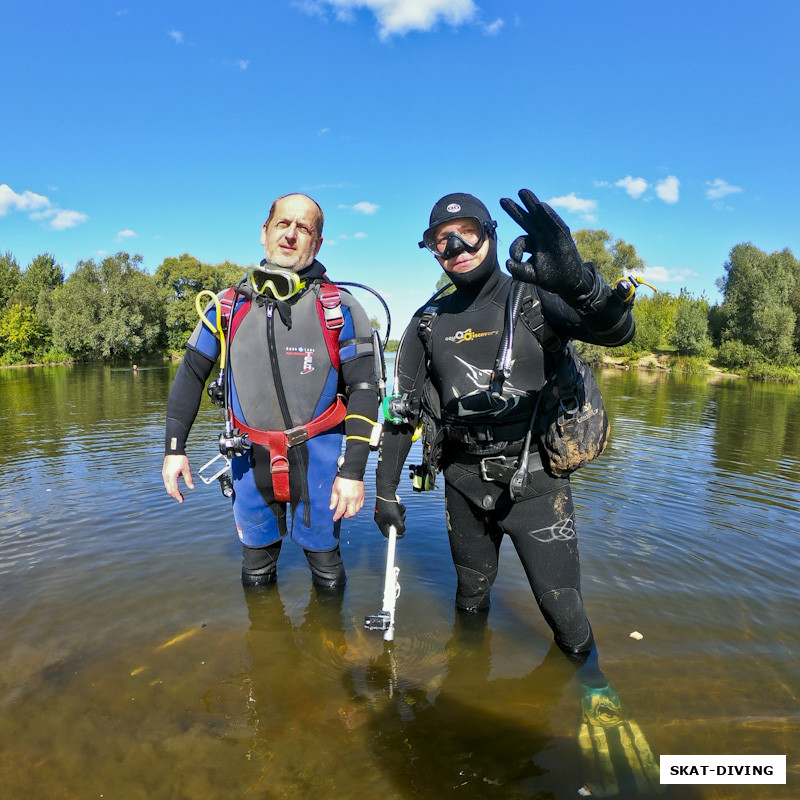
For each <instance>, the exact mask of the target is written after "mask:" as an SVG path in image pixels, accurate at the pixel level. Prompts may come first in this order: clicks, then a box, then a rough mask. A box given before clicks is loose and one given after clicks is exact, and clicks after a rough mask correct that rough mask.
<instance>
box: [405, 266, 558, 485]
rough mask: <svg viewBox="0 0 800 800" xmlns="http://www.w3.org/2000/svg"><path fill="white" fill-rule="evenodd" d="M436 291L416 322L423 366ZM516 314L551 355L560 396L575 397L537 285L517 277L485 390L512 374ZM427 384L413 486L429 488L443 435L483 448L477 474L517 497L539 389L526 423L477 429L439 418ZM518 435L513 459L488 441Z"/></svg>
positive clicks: (497, 387)
mask: <svg viewBox="0 0 800 800" xmlns="http://www.w3.org/2000/svg"><path fill="white" fill-rule="evenodd" d="M440 293H441V292H439V293H437V294H436V295H434V296H433V297H432V298H431V299H430V300H429V301H428V304H427V305H426V306H425V308H424V311H423V313H422V315H421V317H420V320H419V323H418V326H417V335H418V336H419V337H420V339H421V340H422V343H423V346H424V349H425V355H426V361H427V363H428V365H430V358H431V352H430V351H431V341H432V337H433V330H434V327H435V325H436V322H437V321H438V311H439V308H438V305H436V304H434V303H433V301H434V300H435V299H436V298H437V297H438V295H439V294H440ZM518 319H521V320H522V322H523V324H524V325H525V327H526V328H527V329H528V330H529V331H530V332H531V333H532V334H533V335H534V336H535V337H536V339H537V341H538V342H539V344H540V345H541V346H542V349H543V350H544V352H545V354H546V356H547V354H549V355H550V360H551V361H552V362H553V364H554V367H555V370H556V374H557V375H558V380H559V389H560V391H561V393H562V396H563V397H565V398H566V397H574V386H572V384H571V381H569V378H568V375H569V373H568V371H567V370H566V369H558V366H559V365H560V364H561V363H562V362H564V361H565V359H564V358H563V349H564V342H563V341H562V340H561V338H560V337H559V336H558V335H557V334H556V333H555V331H554V330H553V329H552V328H551V326H550V325H549V324H548V322H547V320H546V319H545V318H544V314H543V313H542V304H541V300H540V298H539V295H538V292H537V290H536V287H535V286H533V285H531V284H526V283H522V282H520V281H516V280H514V281H512V284H511V289H510V291H509V299H508V303H507V306H506V314H505V325H504V330H503V334H502V337H501V341H500V345H499V347H498V352H497V357H496V359H495V364H494V369H493V371H492V376H491V380H490V385H489V391H490V393H491V394H492V396H493V397H498V398H499V397H502V390H503V382H504V380H505V378H507V377H509V376H510V374H511V364H512V360H513V356H512V348H513V341H514V328H515V327H516V324H517V320H518ZM429 384H430V381H429V380H428V379H426V385H425V387H424V389H423V398H422V403H421V406H422V409H421V410H422V417H423V463H422V465H420V466H417V467H412V481H413V486H414V489H415V490H417V491H424V490H425V489H427V488H433V483H434V480H433V478H434V476H435V474H436V472H437V471H438V468H439V465H438V460H439V456H440V455H441V443H442V441H443V440H444V439H449V440H453V441H459V442H462V443H464V444H468V445H470V446H471V447H472V448H473V450H474V451H475V453H476V454H484V453H485V454H486V455H487V456H488V457H487V458H485V459H482V463H481V473H482V476H483V478H484V480H491V481H500V482H502V483H508V484H509V491H510V494H511V497H512V500H513V499H514V498H515V497H519V496H521V494H522V493H523V491H524V490H525V488H526V486H527V485H528V484H529V482H530V479H529V476H528V470H529V466H530V465H531V462H530V451H531V440H532V435H533V428H534V423H535V420H536V416H537V414H538V412H539V408H540V405H541V399H542V395H541V393H540V395H539V397H538V398H537V401H536V403H535V405H534V408H533V412H532V414H531V417H530V420H529V421H528V422H527V423H517V424H516V425H506V426H502V425H501V426H487V425H484V426H480V428H476V429H472V428H471V427H470V426H466V425H465V426H461V425H453V424H448V423H443V422H442V421H441V414H440V413H437V412H440V410H441V409H440V408H439V403H438V402H437V400H438V398H432V397H431V395H432V394H433V395H435V394H436V392H435V390H434V389H433V386H432V385H429ZM542 388H544V387H542ZM432 401H433V402H432ZM523 437H524V441H523V445H522V449H521V451H520V453H519V455H518V456H517V457H516V458H508V459H506V458H505V457H503V456H499V455H496V454H497V453H498V452H499V451H498V450H497V449H496V447H494V445H493V442H497V443H498V445H500V444H502V445H503V447H505V442H507V441H518V440H519V439H520V438H523ZM501 440H502V441H501ZM476 448H477V449H476ZM471 452H472V451H471ZM484 461H485V462H487V463H486V466H484V463H483V462H484ZM512 464H513V466H512Z"/></svg>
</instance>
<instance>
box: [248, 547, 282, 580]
mask: <svg viewBox="0 0 800 800" xmlns="http://www.w3.org/2000/svg"><path fill="white" fill-rule="evenodd" d="M281 544H282V540H281V539H278V541H277V542H273V543H272V544H269V545H267V546H266V547H248V546H247V545H242V584H243V585H244V586H266V585H268V584H271V583H275V581H276V580H277V579H278V555H279V554H280V552H281Z"/></svg>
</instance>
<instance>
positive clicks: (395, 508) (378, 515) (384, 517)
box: [375, 492, 406, 539]
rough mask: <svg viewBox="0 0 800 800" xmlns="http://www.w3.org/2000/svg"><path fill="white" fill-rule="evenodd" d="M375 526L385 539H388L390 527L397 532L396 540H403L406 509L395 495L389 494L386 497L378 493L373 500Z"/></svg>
mask: <svg viewBox="0 0 800 800" xmlns="http://www.w3.org/2000/svg"><path fill="white" fill-rule="evenodd" d="M388 494H389V493H388V492H387V495H388ZM375 524H376V525H377V526H378V527H379V528H380V530H381V533H382V534H383V535H384V536H385V537H386V538H387V539H388V538H389V528H390V527H391V526H392V525H394V527H395V530H396V531H397V538H398V539H402V538H403V535H404V534H405V531H406V507H405V506H404V505H403V504H402V503H401V502H400V500H399V498H398V497H397V495H395V494H391V495H389V496H388V497H387V496H382V495H381V494H380V492H378V495H377V496H376V498H375Z"/></svg>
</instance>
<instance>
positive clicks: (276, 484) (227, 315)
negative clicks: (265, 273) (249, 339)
mask: <svg viewBox="0 0 800 800" xmlns="http://www.w3.org/2000/svg"><path fill="white" fill-rule="evenodd" d="M313 290H314V291H315V293H316V296H317V301H316V307H317V312H318V314H319V320H320V324H321V327H322V332H323V335H324V338H325V345H326V348H327V350H328V355H329V358H330V361H331V364H332V366H333V368H334V369H335V370H336V371H337V372H338V371H339V369H340V365H341V359H340V355H339V331H340V330H341V329H342V328H343V327H344V314H343V312H342V300H341V294H340V293H339V289H338V287H337V286H336V285H335V284H333V283H331V282H330V281H328V280H327V279H323V280H321V281H315V282H314V284H313ZM241 294H243V293H242V292H241V291H240V287H231V288H229V289H228V290H227V291H226V292H225V294H224V295H223V298H222V301H221V303H220V305H221V314H222V318H223V322H224V324H225V327H226V328H227V330H228V342H229V346H230V343H231V342H232V341H233V338H234V336H235V334H236V331H237V329H238V327H239V325H240V324H241V322H242V320H243V319H244V317H245V316H246V315H247V313H248V312H249V311H250V309H251V306H252V303H253V297H252V294H245V299H244V300H243V302H241V303H238V304H237V296H238V295H241ZM273 379H274V380H275V382H276V384H278V383H279V382H280V380H281V376H280V374H279V372H278V369H277V366H276V365H274V366H273ZM225 380H226V383H227V373H226V379H225ZM277 388H279V389H280V386H278V387H277ZM226 394H227V390H226ZM346 413H347V408H346V406H345V403H344V400H343V398H342V397H341V395H337V396H336V400H335V401H334V402H333V403H332V404H331V405H330V406H329V407H328V408H327V409H326V410H325V411H323V412H322V413H321V414H319V415H318V416H317V417H315V418H314V419H312V420H311V421H309V422H307V423H306V424H304V425H297V426H295V427H293V428H289V429H287V430H270V431H268V430H262V429H258V428H253V427H251V426H249V425H247V424H245V423H244V422H243V421H242V420H240V419H238V418H237V417H236V416H235V415H234V413H233V409H230V408H229V409H228V415H229V419H230V422H231V423H232V424H233V425H234V426H235V427H236V428H238V430H239V431H240V432H241V433H242V434H245V437H246V440H247V441H249V442H252V443H255V444H259V445H263V446H265V447H267V448H268V450H269V453H270V474H271V476H272V486H273V492H274V494H275V499H276V500H277V501H279V502H290V501H291V496H290V490H289V458H288V448H289V447H292V446H295V445H299V444H302V443H303V442H306V441H308V439H310V438H312V437H313V436H317V435H318V434H321V433H324V432H325V431H327V430H330V429H331V428H334V427H336V426H337V425H339V424H340V423H341V422H342V421H343V420H344V417H345V414H346ZM306 493H307V489H306V488H304V490H303V494H304V495H305V494H306Z"/></svg>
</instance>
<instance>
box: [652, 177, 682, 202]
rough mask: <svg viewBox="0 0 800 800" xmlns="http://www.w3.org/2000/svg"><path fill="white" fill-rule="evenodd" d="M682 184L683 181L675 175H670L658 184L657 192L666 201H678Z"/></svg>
mask: <svg viewBox="0 0 800 800" xmlns="http://www.w3.org/2000/svg"><path fill="white" fill-rule="evenodd" d="M680 185H681V182H680V181H679V180H678V179H677V178H676V177H675V176H674V175H668V176H667V177H666V178H664V180H663V181H659V182H658V183H657V184H656V194H657V195H658V197H659V199H661V200H663V201H664V202H665V203H677V202H678V199H679V195H680Z"/></svg>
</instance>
